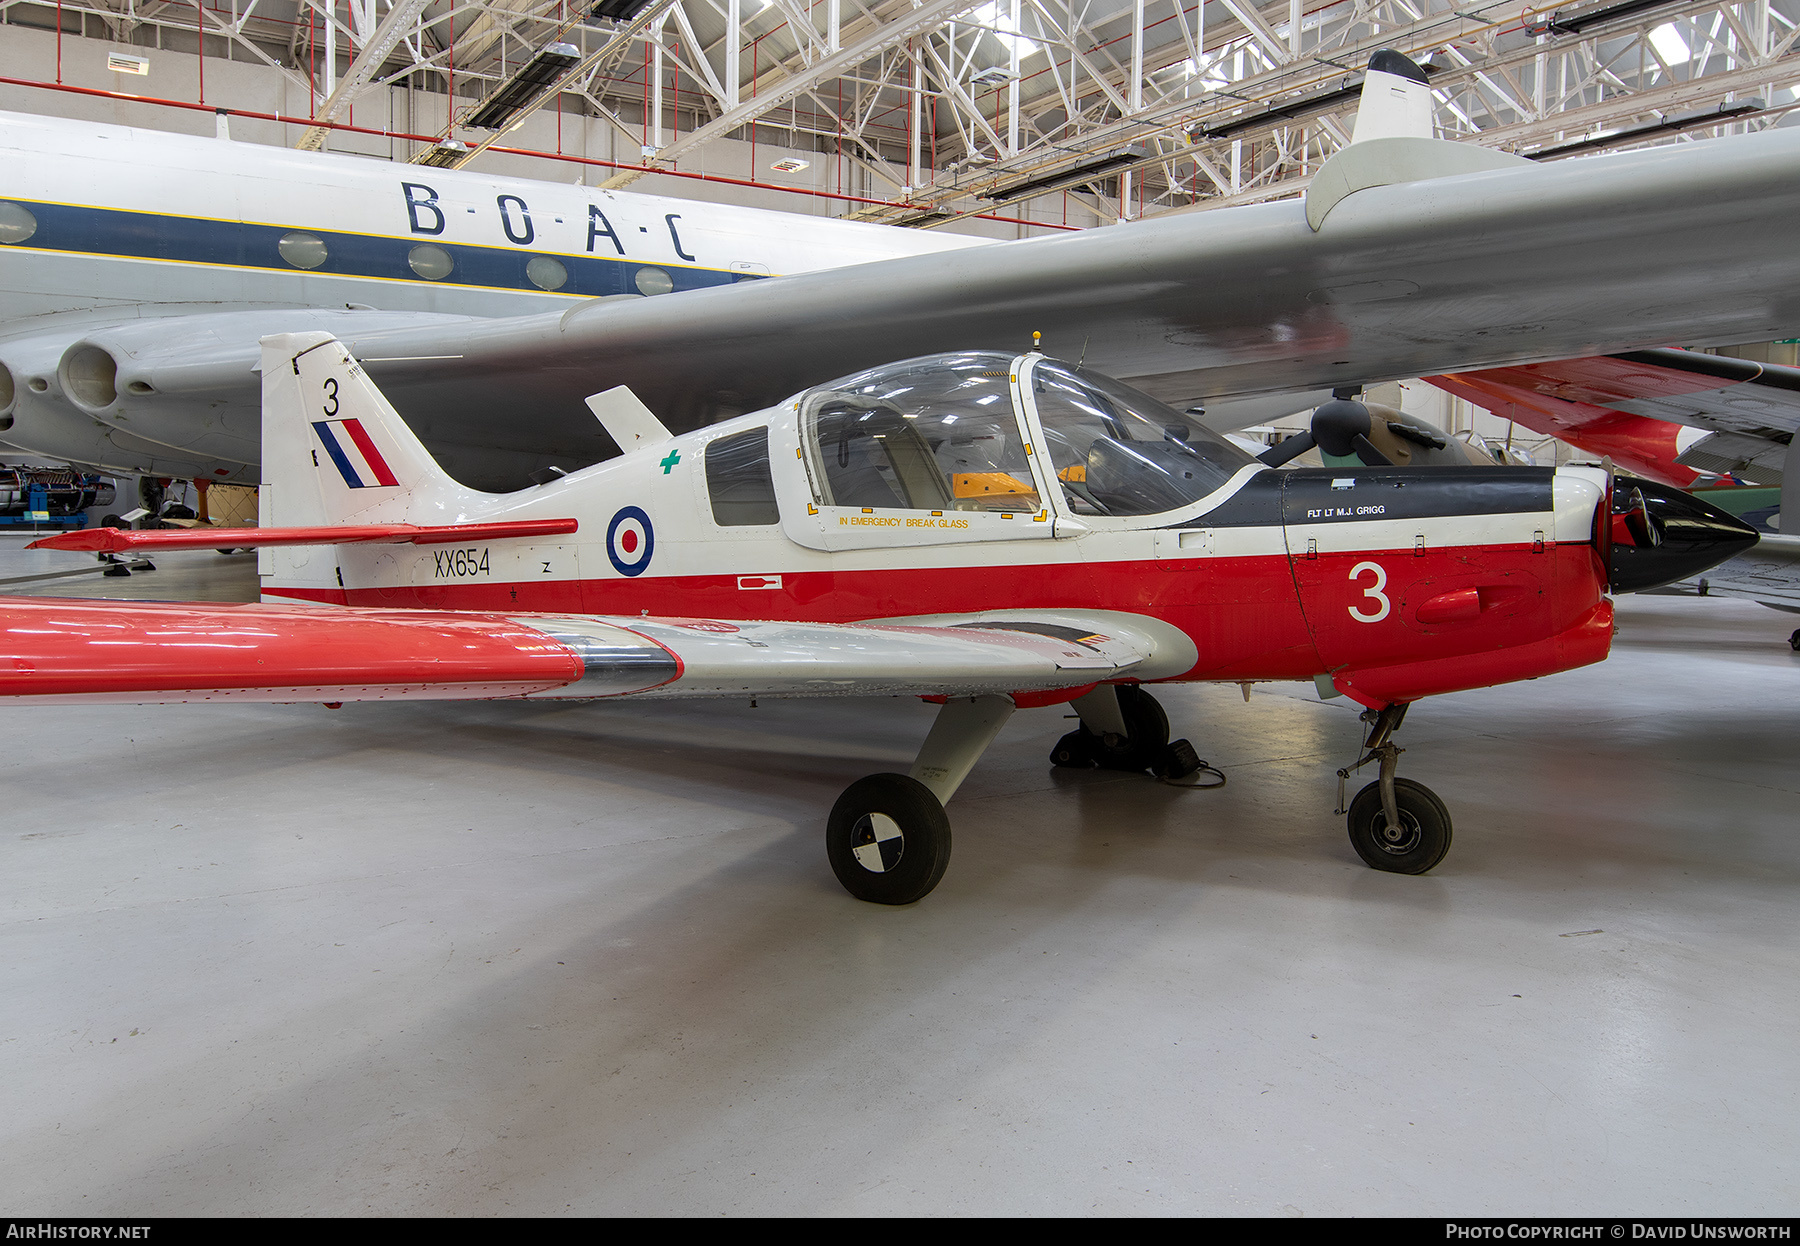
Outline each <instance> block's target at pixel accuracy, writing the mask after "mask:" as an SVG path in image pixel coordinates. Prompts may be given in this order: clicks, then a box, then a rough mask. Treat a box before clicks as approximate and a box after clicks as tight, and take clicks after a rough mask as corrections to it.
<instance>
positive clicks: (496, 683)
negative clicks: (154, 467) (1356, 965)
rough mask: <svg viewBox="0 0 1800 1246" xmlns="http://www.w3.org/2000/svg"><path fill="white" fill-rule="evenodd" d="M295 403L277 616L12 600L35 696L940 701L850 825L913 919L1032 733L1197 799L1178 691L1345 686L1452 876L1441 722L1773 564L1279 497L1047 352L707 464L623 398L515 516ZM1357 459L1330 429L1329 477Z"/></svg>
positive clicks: (844, 806) (1649, 529) (808, 406)
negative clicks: (1173, 718)
mask: <svg viewBox="0 0 1800 1246" xmlns="http://www.w3.org/2000/svg"><path fill="white" fill-rule="evenodd" d="M262 372H263V406H264V429H263V437H264V454H263V463H264V477H265V480H264V492H263V498H264V520H265V523H266V524H267V525H269V526H266V527H263V528H261V529H256V530H233V532H232V540H233V541H234V542H237V543H241V544H254V545H258V546H260V547H262V550H261V554H260V558H261V560H262V562H261V567H260V570H261V572H262V575H263V596H264V599H265V600H264V601H263V602H262V603H260V604H254V605H241V606H214V605H197V604H195V605H190V604H127V603H95V602H91V601H79V602H77V601H67V600H36V601H32V600H27V599H14V598H9V599H6V604H5V605H4V606H0V628H3V629H4V634H5V641H6V646H7V648H6V656H7V657H8V658H10V659H11V661H10V662H9V663H8V665H9V666H10V670H9V672H8V673H7V675H6V676H5V683H4V690H5V691H6V692H8V693H10V694H12V695H14V696H17V697H20V698H22V699H28V700H34V701H50V700H54V701H98V702H106V701H199V700H227V699H238V700H255V701H323V702H327V703H330V702H340V701H350V700H379V699H386V698H398V697H411V698H483V697H527V698H543V697H571V698H594V697H682V696H690V697H727V696H729V697H746V696H748V697H757V696H843V695H867V694H895V695H918V696H923V697H929V698H933V699H937V700H940V701H941V702H942V705H943V708H942V709H941V710H940V711H939V714H938V717H937V720H936V723H935V725H934V726H933V727H932V729H931V731H930V733H929V735H928V736H927V738H926V740H925V742H924V745H923V747H922V748H921V750H920V752H919V755H918V759H917V761H916V763H915V764H914V766H913V768H912V772H911V774H910V775H896V774H886V775H873V776H870V777H868V778H865V779H862V780H860V781H858V782H857V783H854V784H852V785H851V786H850V787H849V788H848V789H847V790H846V791H845V792H844V794H843V796H842V797H841V798H840V799H839V800H838V802H837V804H836V806H835V807H834V808H833V810H832V812H831V816H830V819H829V822H828V825H827V831H826V846H827V852H828V854H829V857H830V860H831V864H832V868H833V869H834V870H835V872H836V873H837V876H838V878H839V879H840V880H841V881H842V882H843V884H844V885H845V887H846V888H847V889H848V890H849V891H850V892H851V893H852V894H853V895H855V896H858V897H860V898H862V899H865V900H872V901H878V902H881V903H888V904H905V903H909V902H911V901H914V900H917V899H919V898H920V897H922V896H924V895H925V894H926V893H927V892H929V891H930V890H931V889H932V888H933V887H934V886H935V885H936V884H937V882H938V880H939V878H940V877H942V875H943V872H944V868H945V866H946V864H947V863H948V860H949V855H950V826H949V822H948V820H947V819H946V817H945V814H944V805H945V803H946V802H948V801H949V799H950V798H951V796H952V795H953V794H954V793H955V791H956V789H957V787H958V785H959V784H960V783H961V782H962V780H963V778H964V776H966V775H967V774H968V772H969V770H970V769H971V768H972V767H973V766H974V764H975V762H976V760H977V759H978V758H979V757H980V756H981V753H982V751H983V750H984V749H985V748H986V747H987V745H988V743H989V742H990V741H991V740H992V739H993V738H994V736H995V734H996V733H997V732H998V730H999V728H1000V726H1001V725H1002V724H1003V723H1004V722H1005V721H1006V719H1007V717H1008V716H1009V715H1010V714H1011V713H1012V712H1013V710H1014V709H1016V708H1026V707H1033V706H1045V705H1058V704H1063V703H1070V704H1072V705H1073V706H1074V708H1075V709H1076V710H1077V711H1078V712H1079V714H1080V716H1081V719H1082V725H1081V727H1080V728H1079V729H1078V730H1077V731H1076V732H1074V733H1071V734H1070V735H1069V736H1068V737H1066V738H1065V739H1064V740H1063V741H1062V742H1061V743H1060V744H1059V745H1058V747H1057V751H1056V754H1055V759H1056V760H1057V761H1058V762H1060V763H1061V764H1076V765H1093V764H1102V765H1108V764H1110V765H1116V766H1121V767H1124V768H1129V769H1145V768H1161V769H1164V770H1168V769H1173V770H1175V771H1181V770H1184V769H1188V768H1190V767H1191V765H1192V762H1191V760H1188V761H1187V762H1186V763H1185V764H1183V762H1182V761H1181V760H1180V757H1179V754H1178V753H1176V752H1174V751H1172V750H1171V748H1170V746H1169V745H1168V723H1167V720H1166V718H1165V717H1164V716H1163V714H1162V712H1161V710H1160V709H1159V708H1158V707H1157V705H1156V703H1155V701H1154V700H1153V699H1152V698H1151V697H1150V696H1149V695H1148V694H1147V693H1145V692H1144V691H1143V685H1144V684H1148V683H1154V682H1157V681H1181V680H1214V681H1252V680H1307V679H1315V680H1317V681H1319V683H1320V687H1321V691H1322V692H1330V691H1331V690H1334V689H1335V691H1336V692H1341V693H1343V694H1346V695H1348V696H1350V697H1352V698H1354V699H1355V700H1356V701H1358V702H1360V703H1361V704H1362V705H1364V706H1365V707H1367V713H1365V715H1364V718H1365V719H1366V720H1368V721H1369V722H1370V724H1371V728H1370V734H1369V738H1368V742H1367V750H1368V753H1367V756H1365V758H1364V760H1365V761H1366V760H1371V759H1376V760H1379V761H1380V763H1381V768H1380V775H1381V777H1380V779H1379V780H1377V781H1376V782H1374V783H1371V784H1369V785H1368V787H1366V788H1364V789H1363V791H1362V792H1361V793H1359V794H1358V795H1357V797H1356V798H1355V799H1354V800H1353V801H1351V802H1350V806H1349V810H1348V813H1349V828H1350V836H1351V840H1352V842H1353V843H1354V844H1355V846H1356V849H1357V851H1358V852H1359V853H1360V854H1361V855H1362V857H1363V859H1364V860H1366V861H1367V862H1368V863H1369V864H1370V865H1372V866H1374V867H1376V868H1378V869H1384V870H1391V871H1396V872H1402V873H1422V872H1424V871H1425V870H1428V869H1430V868H1431V867H1432V866H1434V865H1436V864H1437V863H1438V862H1439V861H1440V860H1441V859H1442V858H1443V856H1444V854H1445V852H1446V851H1447V850H1448V848H1449V845H1450V835H1451V825H1450V817H1449V814H1448V812H1447V811H1446V810H1445V808H1444V806H1443V804H1442V802H1441V801H1439V800H1438V798H1437V797H1436V796H1435V795H1433V794H1432V793H1431V792H1430V791H1429V789H1427V788H1425V787H1423V786H1422V785H1420V784H1417V783H1413V782H1411V781H1409V780H1405V779H1396V778H1395V775H1394V763H1395V758H1396V756H1397V754H1398V751H1399V750H1398V749H1397V748H1396V747H1395V746H1394V744H1393V742H1392V738H1391V737H1392V735H1393V732H1394V730H1395V728H1397V727H1398V726H1399V724H1400V720H1401V718H1402V717H1403V716H1404V713H1405V710H1406V708H1407V706H1408V705H1409V704H1410V703H1411V702H1413V701H1415V700H1417V699H1418V698H1420V697H1423V696H1428V695H1431V694H1433V693H1439V692H1450V691H1455V690H1458V689H1465V688H1474V687H1480V686H1484V685H1489V684H1496V683H1502V682H1506V681H1509V680H1515V679H1526V678H1532V677H1535V676H1539V675H1547V674H1550V673H1552V672H1555V671H1561V670H1566V669H1569V668H1571V667H1575V666H1581V665H1583V664H1586V663H1590V662H1596V661H1599V660H1600V659H1601V658H1603V657H1604V656H1605V655H1606V652H1607V648H1608V645H1609V643H1610V639H1611V635H1612V605H1611V602H1610V601H1609V600H1608V599H1607V596H1606V591H1607V588H1608V581H1609V577H1611V578H1612V579H1613V580H1614V581H1617V580H1618V579H1619V578H1620V569H1619V568H1618V567H1615V566H1614V556H1613V546H1614V542H1615V539H1617V540H1619V541H1620V542H1630V543H1633V553H1634V554H1635V555H1638V556H1639V558H1638V561H1637V562H1636V563H1633V564H1631V572H1630V578H1633V579H1635V580H1637V581H1641V582H1647V578H1654V577H1653V576H1651V575H1650V569H1651V568H1650V567H1649V566H1647V565H1646V561H1645V560H1646V559H1648V560H1650V561H1651V563H1653V564H1654V565H1655V570H1656V573H1657V574H1666V576H1667V577H1668V578H1678V576H1679V575H1685V574H1689V573H1690V571H1689V570H1688V568H1689V567H1690V566H1691V565H1692V564H1693V563H1694V561H1695V560H1696V558H1711V559H1712V560H1714V561H1716V560H1718V559H1722V558H1724V557H1727V556H1728V555H1729V554H1731V553H1733V552H1735V551H1736V550H1737V549H1740V548H1743V547H1744V546H1746V545H1748V544H1750V543H1752V542H1753V541H1754V540H1755V535H1754V533H1753V532H1751V531H1750V530H1749V529H1746V528H1743V527H1742V526H1741V525H1736V524H1735V521H1732V520H1730V519H1729V517H1725V516H1722V515H1721V516H1718V517H1717V518H1718V519H1719V520H1721V521H1722V522H1720V523H1717V524H1716V525H1715V526H1714V527H1713V528H1712V529H1709V530H1707V533H1703V534H1702V537H1703V538H1704V539H1702V538H1701V537H1696V536H1695V532H1699V531H1700V528H1694V530H1693V531H1690V532H1688V533H1687V536H1686V537H1685V538H1684V540H1683V541H1671V542H1668V543H1666V544H1665V545H1660V546H1659V545H1654V544H1652V542H1653V541H1654V540H1655V539H1656V538H1657V536H1658V534H1659V533H1661V532H1664V531H1668V530H1671V529H1670V524H1671V523H1672V522H1674V521H1673V520H1671V518H1670V516H1669V515H1668V514H1652V513H1651V510H1650V508H1648V507H1647V506H1645V505H1643V504H1642V503H1641V502H1633V503H1631V504H1630V505H1629V506H1622V508H1621V509H1622V512H1623V513H1622V514H1621V516H1619V517H1617V519H1616V520H1615V517H1614V516H1613V514H1612V511H1613V505H1612V495H1613V493H1614V489H1613V487H1612V482H1611V480H1610V479H1609V477H1608V476H1607V475H1606V474H1605V473H1604V472H1601V471H1599V470H1596V469H1592V468H1561V469H1557V470H1549V469H1519V468H1493V469H1487V468H1473V467H1472V468H1440V469H1435V470H1410V469H1404V468H1394V467H1392V466H1377V467H1372V468H1359V469H1345V468H1328V469H1323V470H1290V471H1275V470H1272V469H1271V468H1270V467H1269V466H1267V465H1265V464H1264V463H1261V462H1258V461H1257V460H1255V459H1252V458H1251V457H1250V456H1249V455H1247V454H1246V453H1244V452H1243V451H1241V450H1239V449H1237V448H1236V447H1234V446H1232V445H1230V444H1228V443H1227V442H1225V441H1223V440H1221V439H1219V438H1217V437H1215V436H1214V435H1212V434H1210V433H1208V432H1206V431H1205V430H1204V429H1203V428H1201V427H1200V426H1199V425H1198V424H1197V423H1196V422H1195V421H1193V420H1191V419H1189V418H1187V417H1186V416H1183V415H1181V414H1180V413H1178V412H1176V411H1174V410H1173V409H1171V408H1169V407H1167V406H1164V405H1163V404H1161V403H1159V402H1157V401H1155V400H1154V399H1151V398H1148V397H1147V396H1145V395H1143V394H1141V393H1139V392H1137V391H1135V390H1132V389H1130V388H1127V387H1126V386H1124V385H1121V384H1119V383H1118V382H1115V381H1112V380H1109V379H1107V378H1105V377H1102V376H1099V375H1096V374H1094V373H1091V372H1088V371H1085V370H1083V369H1081V368H1079V367H1070V366H1068V365H1067V364H1064V363H1060V362H1058V361H1056V360H1054V359H1051V358H1048V357H1046V356H1044V355H1041V354H1038V353H1035V352H1032V353H1025V354H1017V355H1015V354H1008V353H998V352H968V353H962V354H950V355H934V356H929V357H926V358H921V359H914V360H909V361H906V362H903V363H897V364H893V365H890V366H887V367H881V368H875V369H872V370H869V371H865V372H861V373H858V374H856V375H854V376H850V377H847V378H844V379H842V380H839V381H836V382H832V383H829V384H826V385H822V386H818V387H815V388H812V389H809V390H806V391H804V392H802V393H801V394H799V395H798V396H796V397H794V398H793V399H791V400H789V401H787V402H783V403H781V404H779V405H777V406H775V407H771V408H768V409H766V410H763V411H760V412H757V413H755V414H752V415H747V416H742V417H739V418H737V419H734V420H730V421H727V422H725V423H722V424H718V425H715V426H712V427H710V428H706V429H704V430H701V431H699V432H694V433H691V434H688V435H686V436H682V437H673V436H671V435H669V434H668V432H667V431H666V430H665V429H664V428H663V427H662V426H661V424H659V423H658V421H657V420H656V418H655V417H654V416H653V415H651V414H650V412H649V411H647V410H646V409H644V408H643V407H642V406H641V405H640V404H638V403H637V401H636V400H635V399H634V398H633V397H632V396H631V395H630V393H629V391H627V390H623V389H619V390H613V391H609V392H608V393H606V394H602V395H596V396H595V397H594V398H592V399H590V400H589V402H590V406H591V407H592V408H593V409H594V412H595V414H596V415H597V416H598V417H599V418H600V419H601V421H602V422H603V423H604V424H605V425H606V426H607V429H608V431H609V432H610V433H611V434H612V436H613V437H614V439H615V440H617V441H618V442H619V443H620V444H621V445H623V446H626V447H628V449H627V452H626V453H625V454H624V455H623V456H622V457H620V458H617V459H613V460H611V461H608V462H605V463H601V464H598V465H596V466H593V467H589V468H586V469H584V470H582V471H579V472H576V473H574V474H572V475H568V476H565V477H562V478H559V479H554V480H551V481H549V482H548V483H545V484H542V485H539V486H537V487H534V488H529V489H525V490H522V491H519V492H515V493H508V494H486V493H479V492H476V491H473V490H470V489H468V488H466V487H464V486H462V485H459V484H457V483H456V482H455V481H454V480H452V479H451V478H450V477H449V476H447V475H446V474H445V473H444V472H443V471H442V470H440V469H439V467H438V465H437V464H436V463H435V462H434V461H433V460H432V459H431V457H430V456H429V454H428V453H427V452H426V451H425V450H424V448H423V447H422V446H421V445H420V443H419V442H418V440H417V438H415V437H414V436H413V434H412V432H411V430H410V429H409V428H408V426H407V425H406V424H405V423H404V422H403V421H402V420H400V418H399V417H398V416H397V415H396V414H395V413H394V411H393V409H392V408H391V407H390V406H389V405H388V403H387V402H386V400H385V399H384V398H383V397H382V395H381V393H380V391H379V390H378V389H377V388H376V387H375V385H374V384H373V383H372V382H371V381H370V380H369V378H368V377H367V376H366V375H365V374H364V372H363V370H362V368H361V366H360V365H359V364H358V363H357V362H356V360H354V359H353V358H352V357H351V355H350V353H349V352H348V351H347V350H346V349H345V347H344V346H343V345H342V344H341V343H340V342H339V341H338V340H337V339H336V338H334V337H332V336H330V335H329V334H326V333H322V332H312V333H296V334H283V335H277V336H273V337H269V338H265V339H264V341H263V356H262ZM1328 405H1329V406H1331V407H1333V408H1336V415H1337V416H1338V417H1343V416H1344V411H1343V408H1344V406H1345V404H1341V403H1339V404H1328ZM1325 411H1326V408H1321V412H1322V413H1323V412H1325ZM1362 418H1363V420H1364V421H1365V425H1366V419H1367V413H1366V411H1365V412H1364V413H1363V416H1362ZM1353 423H1354V420H1353V418H1352V424H1353ZM1364 431H1366V427H1365V429H1364ZM1355 433H1356V429H1355V428H1354V427H1348V428H1346V427H1345V426H1344V425H1343V423H1342V420H1341V418H1340V420H1339V422H1338V423H1336V424H1333V423H1332V421H1331V420H1327V419H1325V418H1324V416H1323V414H1322V415H1321V418H1320V419H1319V420H1315V430H1314V433H1313V434H1311V435H1310V436H1309V435H1303V437H1302V438H1299V439H1296V441H1297V442H1298V441H1306V442H1307V443H1308V444H1310V441H1311V439H1312V438H1317V439H1319V440H1320V443H1321V444H1322V445H1323V444H1326V443H1327V442H1328V441H1329V440H1330V439H1332V438H1334V437H1335V438H1337V439H1339V440H1342V441H1345V442H1346V443H1352V442H1354V441H1355V440H1356V438H1355ZM1362 444H1363V445H1364V446H1366V444H1367V443H1366V441H1363V442H1362ZM1334 452H1335V451H1334ZM1280 453H1281V452H1280V451H1278V452H1277V455H1276V456H1273V457H1278V456H1279V455H1280ZM1374 457H1376V458H1377V460H1378V461H1379V456H1378V455H1377V456H1374ZM1622 492H1626V491H1622ZM1633 496H1634V497H1640V496H1641V495H1637V494H1633ZM1640 511H1641V512H1642V513H1641V514H1640V513H1638V512H1640ZM1702 518H1705V519H1707V522H1713V521H1712V520H1711V519H1710V518H1708V517H1705V516H1702ZM1676 519H1679V516H1677V517H1676ZM1689 519H1690V520H1691V519H1692V516H1690V517H1689ZM1634 525H1635V526H1634ZM1690 527H1693V524H1692V523H1690ZM1701 527H1704V525H1701ZM1640 537H1641V538H1643V539H1641V540H1639V539H1637V538H1640ZM220 540H221V537H220V534H219V532H218V531H217V530H211V531H209V530H205V529H201V530H192V531H187V530H184V531H156V532H121V531H113V530H106V529H103V530H98V531H90V532H82V533H71V534H66V535H63V536H57V537H52V538H48V539H46V540H44V541H40V542H38V544H39V545H44V546H51V547H55V548H63V549H98V550H103V551H105V550H126V549H144V548H149V549H154V548H158V547H164V548H166V547H170V546H184V545H186V546H200V547H210V546H213V545H216V544H217V543H218V542H219V541H220ZM1666 562H1672V563H1673V564H1678V565H1669V566H1663V565H1662V564H1663V563H1666Z"/></svg>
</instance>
